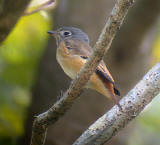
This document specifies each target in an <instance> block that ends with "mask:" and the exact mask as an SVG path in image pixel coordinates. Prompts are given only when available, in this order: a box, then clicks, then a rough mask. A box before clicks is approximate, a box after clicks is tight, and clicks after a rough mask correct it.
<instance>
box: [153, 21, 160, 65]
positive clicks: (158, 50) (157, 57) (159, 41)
mask: <svg viewBox="0 0 160 145" xmlns="http://www.w3.org/2000/svg"><path fill="white" fill-rule="evenodd" d="M159 61H160V21H159V27H158V31H157V37H156V41H155V43H154V45H153V63H154V64H155V63H157V62H159Z"/></svg>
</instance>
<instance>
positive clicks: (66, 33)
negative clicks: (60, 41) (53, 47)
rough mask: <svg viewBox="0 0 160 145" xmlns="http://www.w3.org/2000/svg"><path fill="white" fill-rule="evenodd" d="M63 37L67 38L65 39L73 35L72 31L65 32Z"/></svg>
mask: <svg viewBox="0 0 160 145" xmlns="http://www.w3.org/2000/svg"><path fill="white" fill-rule="evenodd" d="M62 35H63V36H65V37H68V36H71V35H72V33H71V32H70V31H63V32H62Z"/></svg>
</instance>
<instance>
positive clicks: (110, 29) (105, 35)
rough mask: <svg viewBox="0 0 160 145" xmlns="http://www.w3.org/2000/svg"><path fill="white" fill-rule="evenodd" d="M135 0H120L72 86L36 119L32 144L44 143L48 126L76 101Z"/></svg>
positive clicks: (40, 144)
mask: <svg viewBox="0 0 160 145" xmlns="http://www.w3.org/2000/svg"><path fill="white" fill-rule="evenodd" d="M132 4H133V0H118V1H117V3H116V4H115V7H114V8H113V10H112V13H111V15H110V17H109V19H108V21H107V23H106V25H105V26H104V28H103V31H102V33H101V35H100V37H99V39H98V41H97V43H96V45H95V46H94V51H93V53H92V55H91V56H90V57H89V59H88V61H87V62H86V64H85V65H84V66H83V68H82V69H81V71H80V73H79V74H78V75H77V77H76V79H75V80H74V81H73V82H72V84H71V86H70V88H69V89H68V90H67V91H66V92H65V93H64V94H63V96H62V97H61V98H60V100H58V101H57V102H56V103H55V104H54V105H53V106H52V107H51V108H50V109H49V110H47V111H46V112H44V113H42V114H40V115H39V116H37V117H36V118H35V120H34V124H33V130H32V138H31V145H43V144H44V140H45V136H46V130H47V127H48V126H49V125H50V124H53V123H55V122H56V121H57V120H58V119H59V118H60V117H61V116H62V115H63V114H64V113H65V112H66V111H67V110H68V109H69V108H70V107H71V106H72V104H73V103H74V101H75V100H76V99H77V98H78V97H79V95H80V93H81V92H82V89H83V86H85V84H86V83H87V82H88V80H89V78H90V76H91V75H92V73H93V72H94V71H95V69H96V67H97V66H98V64H99V62H100V61H101V60H102V58H103V56H104V54H105V52H107V50H108V49H109V47H110V45H111V42H112V40H113V38H114V36H115V34H116V32H117V30H118V29H119V28H120V26H121V24H122V22H123V20H124V17H125V16H126V14H127V12H128V9H129V7H130V6H131V5H132Z"/></svg>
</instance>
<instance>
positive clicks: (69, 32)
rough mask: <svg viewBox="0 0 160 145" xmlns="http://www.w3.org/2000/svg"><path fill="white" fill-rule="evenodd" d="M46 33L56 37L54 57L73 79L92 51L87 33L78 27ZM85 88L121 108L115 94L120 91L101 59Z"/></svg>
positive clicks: (63, 28) (67, 27)
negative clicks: (94, 91)
mask: <svg viewBox="0 0 160 145" xmlns="http://www.w3.org/2000/svg"><path fill="white" fill-rule="evenodd" d="M48 34H50V35H51V36H54V37H55V39H56V44H57V50H56V59H57V61H58V63H59V64H60V66H61V68H62V69H63V71H64V72H65V73H66V74H67V75H68V76H69V77H70V78H71V79H74V78H75V77H76V75H77V74H78V72H79V71H80V69H81V68H82V66H83V65H84V64H85V63H86V61H87V59H88V58H89V56H90V55H91V53H92V52H93V49H92V47H91V46H90V44H89V38H88V35H87V34H86V33H85V32H83V31H82V30H81V29H79V28H75V27H69V26H65V27H61V28H59V29H57V30H55V31H48ZM85 88H89V89H93V90H96V91H97V92H99V93H100V94H102V95H104V96H105V97H107V98H109V99H110V100H112V101H113V102H114V103H115V104H117V105H118V107H119V108H120V109H121V106H120V104H119V100H118V98H117V96H120V91H119V90H118V88H117V85H116V83H115V81H114V79H113V77H112V76H111V74H110V72H109V71H108V69H107V67H106V65H105V63H104V61H103V60H102V61H101V62H100V63H99V65H98V66H97V68H96V70H95V72H94V73H93V74H92V75H91V77H90V80H89V81H88V83H87V84H86V85H85Z"/></svg>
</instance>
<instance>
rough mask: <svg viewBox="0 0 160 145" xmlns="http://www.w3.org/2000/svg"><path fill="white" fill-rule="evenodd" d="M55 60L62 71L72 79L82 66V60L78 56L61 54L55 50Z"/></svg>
mask: <svg viewBox="0 0 160 145" xmlns="http://www.w3.org/2000/svg"><path fill="white" fill-rule="evenodd" d="M56 58H57V61H58V63H59V64H60V66H61V67H62V69H63V71H64V72H65V73H66V74H67V75H68V76H69V77H70V78H71V79H74V78H75V77H76V75H77V73H78V72H79V71H80V69H81V67H82V65H83V64H82V62H81V61H80V60H79V59H78V56H77V57H76V56H70V55H61V54H59V52H57V55H56Z"/></svg>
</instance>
